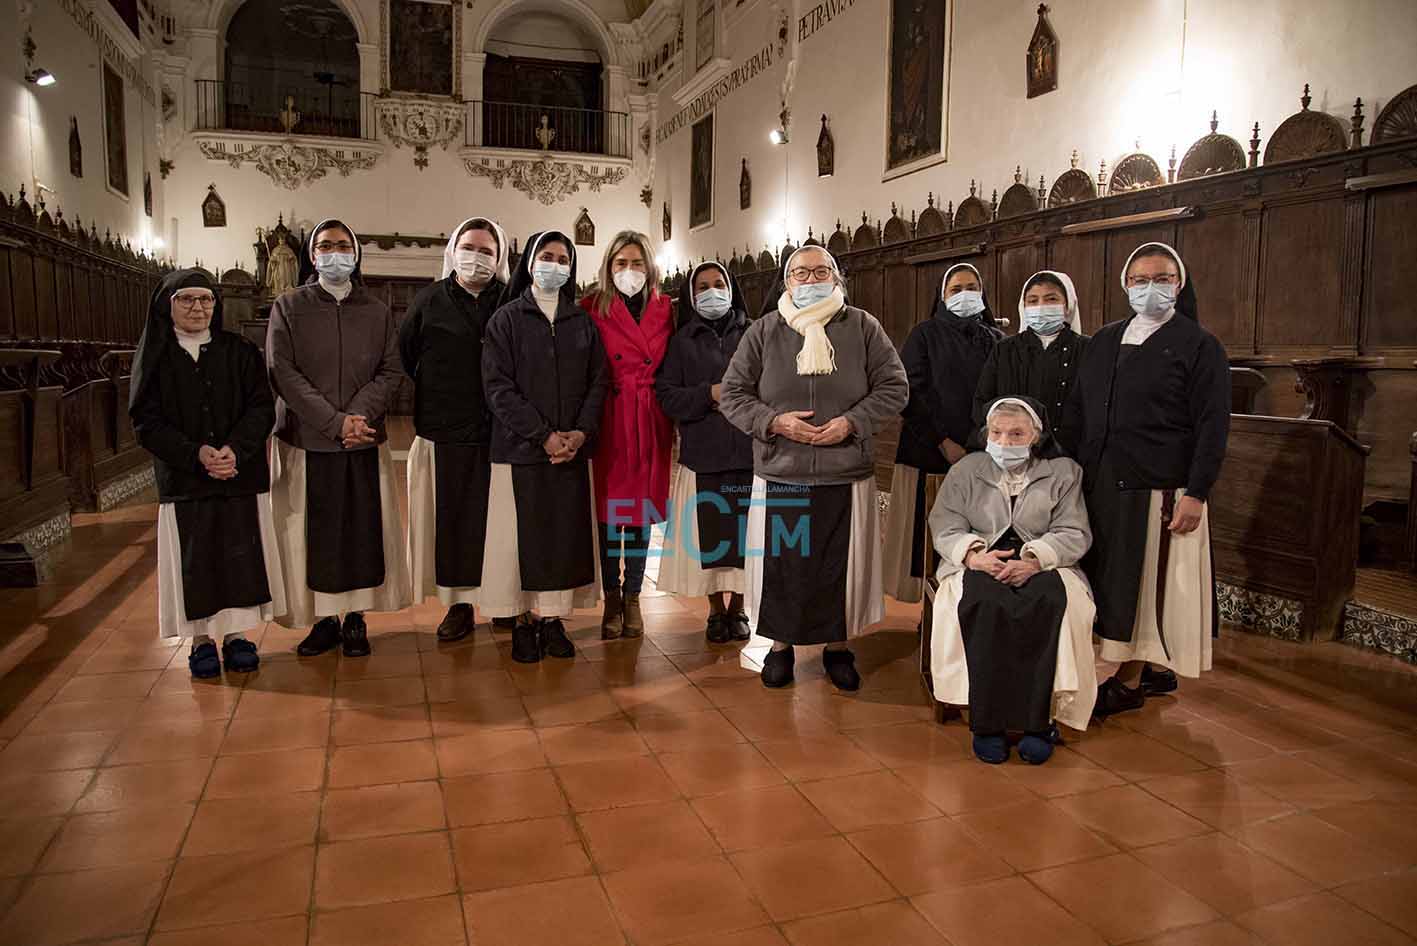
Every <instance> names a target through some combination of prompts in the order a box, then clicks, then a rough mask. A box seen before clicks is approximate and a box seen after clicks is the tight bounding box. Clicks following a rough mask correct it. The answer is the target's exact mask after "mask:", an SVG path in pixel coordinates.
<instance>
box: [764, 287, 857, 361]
mask: <svg viewBox="0 0 1417 946" xmlns="http://www.w3.org/2000/svg"><path fill="white" fill-rule="evenodd" d="M845 304H846V296H845V295H843V294H842V291H841V287H840V286H838V287H836V288H835V289H833V290H832V294H831V295H829V296H827V297H826V298H825V299H823V300H822V301H821V302H816V303H813V304H812V305H809V306H807V308H805V309H799V308H797V306H795V305H793V304H792V293H790V292H784V293H783V294H782V295H781V296H780V297H778V300H777V312H778V314H779V315H781V316H782V320H783V321H784V322H786V323H787V325H788V327H789V328H791V329H792V330H793V331H794V332H796V333H797V334H798V335H801V336H802V338H803V342H802V350H801V351H799V352H798V353H797V373H798V374H802V375H809V374H831V373H832V372H833V371H835V370H836V352H835V351H834V350H833V349H832V343H831V339H829V338H827V323H828V322H830V321H831V320H832V317H833V316H835V315H836V314H837V313H838V312H840V311H841V307H842V306H843V305H845Z"/></svg>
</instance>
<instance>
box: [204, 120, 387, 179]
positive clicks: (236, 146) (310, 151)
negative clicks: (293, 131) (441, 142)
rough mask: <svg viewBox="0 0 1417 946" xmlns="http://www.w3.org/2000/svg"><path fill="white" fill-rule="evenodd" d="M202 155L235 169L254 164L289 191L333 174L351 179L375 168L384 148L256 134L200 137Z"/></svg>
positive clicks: (341, 140)
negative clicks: (355, 173)
mask: <svg viewBox="0 0 1417 946" xmlns="http://www.w3.org/2000/svg"><path fill="white" fill-rule="evenodd" d="M194 137H195V138H196V139H197V147H198V148H199V149H200V150H201V152H202V154H204V155H206V157H207V158H208V159H210V160H212V161H225V162H226V163H227V164H230V165H231V166H232V167H234V168H240V167H241V166H242V165H246V164H249V165H252V166H253V167H255V169H256V170H258V171H260V172H261V173H262V174H264V175H266V176H267V177H269V178H270V179H271V180H272V181H273V182H274V183H276V184H279V185H280V186H281V187H284V188H285V189H286V190H298V189H300V188H301V187H302V186H304V185H307V184H311V183H313V182H315V181H318V180H320V179H321V178H323V177H324V176H325V175H327V174H328V173H329V172H330V171H338V172H339V175H340V176H341V177H349V175H350V174H351V173H352V172H354V171H367V170H369V169H370V168H372V167H374V164H375V163H376V162H377V161H378V160H379V155H380V154H382V153H383V148H382V147H381V146H380V145H377V144H370V143H368V142H359V143H357V144H355V143H352V139H347V138H301V139H299V140H297V139H295V138H276V137H272V136H270V135H254V134H245V135H242V134H231V133H221V134H211V135H209V134H200V135H195V136H194Z"/></svg>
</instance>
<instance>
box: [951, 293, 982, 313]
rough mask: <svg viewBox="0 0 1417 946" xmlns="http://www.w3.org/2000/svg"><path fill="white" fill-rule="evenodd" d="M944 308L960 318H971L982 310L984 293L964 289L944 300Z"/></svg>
mask: <svg viewBox="0 0 1417 946" xmlns="http://www.w3.org/2000/svg"><path fill="white" fill-rule="evenodd" d="M945 308H946V309H949V310H950V313H951V314H953V315H955V316H958V317H959V318H961V319H972V318H974V317H975V316H976V315H978V314H979V313H981V312H983V311H984V293H982V292H975V291H974V290H972V289H966V290H965V291H964V292H957V293H955V294H954V295H952V296H950V297H949V298H948V299H946V300H945Z"/></svg>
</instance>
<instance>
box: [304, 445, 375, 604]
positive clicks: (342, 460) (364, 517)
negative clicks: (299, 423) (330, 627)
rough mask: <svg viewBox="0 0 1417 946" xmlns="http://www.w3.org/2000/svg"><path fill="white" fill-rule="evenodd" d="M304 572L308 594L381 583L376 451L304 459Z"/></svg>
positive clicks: (313, 455) (315, 454)
mask: <svg viewBox="0 0 1417 946" xmlns="http://www.w3.org/2000/svg"><path fill="white" fill-rule="evenodd" d="M305 509H306V516H305V571H306V584H308V585H309V586H310V590H311V591H319V592H322V593H324V594H343V593H344V592H346V591H355V590H357V589H359V588H377V587H379V586H380V585H382V584H383V583H384V524H383V505H382V499H381V496H380V493H379V451H378V449H369V450H355V451H341V452H339V453H324V452H317V451H313V450H307V451H306V453H305Z"/></svg>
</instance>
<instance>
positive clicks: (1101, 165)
mask: <svg viewBox="0 0 1417 946" xmlns="http://www.w3.org/2000/svg"><path fill="white" fill-rule="evenodd" d="M1105 193H1107V159H1106V158H1103V159H1102V160H1101V161H1099V162H1097V196H1098V197H1101V196H1102V195H1103V194H1105Z"/></svg>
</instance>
